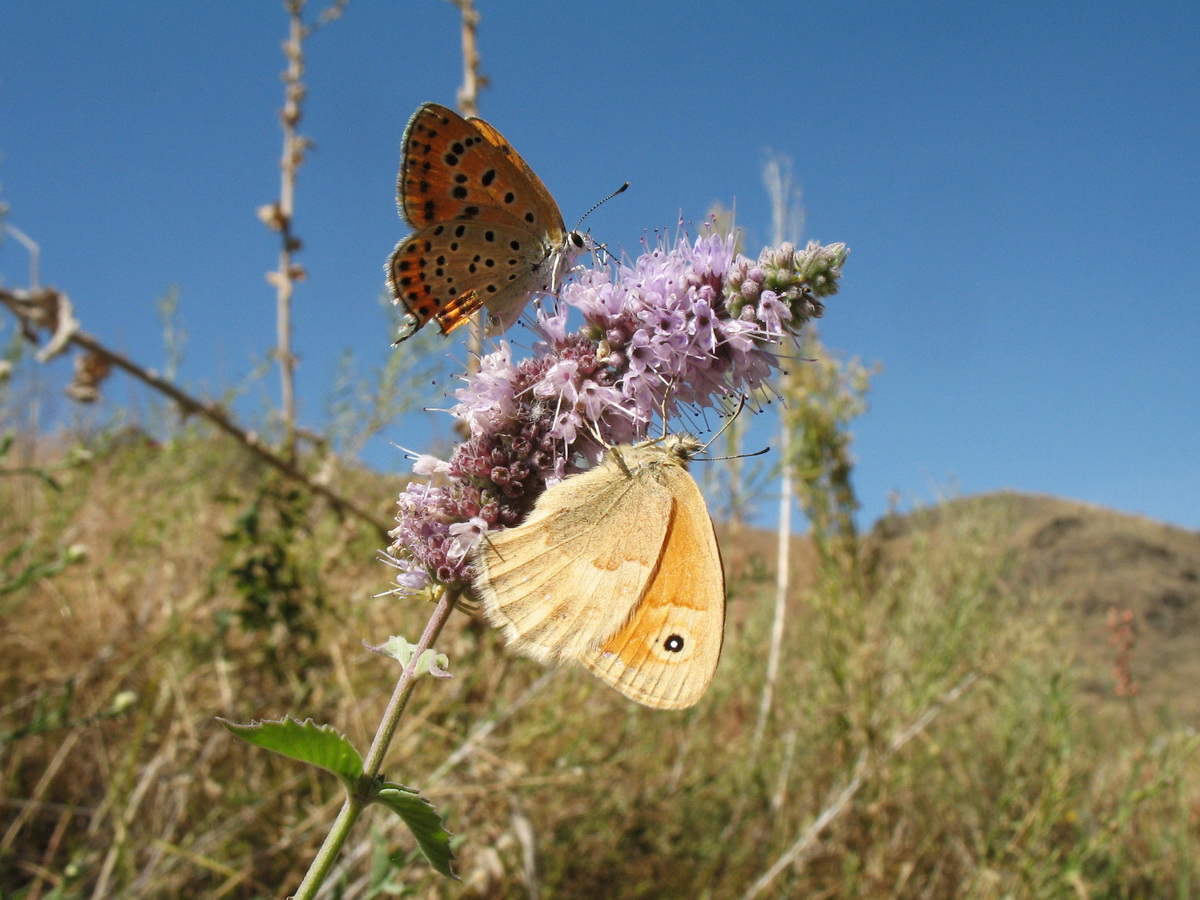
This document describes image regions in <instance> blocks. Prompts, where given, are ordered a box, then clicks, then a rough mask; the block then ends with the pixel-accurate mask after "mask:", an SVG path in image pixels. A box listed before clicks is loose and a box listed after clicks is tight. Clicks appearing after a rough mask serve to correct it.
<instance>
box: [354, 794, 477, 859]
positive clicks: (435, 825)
mask: <svg viewBox="0 0 1200 900" xmlns="http://www.w3.org/2000/svg"><path fill="white" fill-rule="evenodd" d="M374 799H375V800H376V801H377V802H379V803H382V804H383V805H384V806H386V807H388V808H389V809H391V810H392V811H393V812H395V813H396V815H398V816H399V817H400V818H401V819H403V820H404V824H405V825H407V826H408V830H409V831H411V832H412V834H413V837H414V838H416V839H417V846H418V847H420V848H421V853H422V854H423V855H424V856H425V859H427V860H428V861H429V864H430V865H431V866H433V867H434V868H435V869H436V870H437V871H439V872H441V873H442V874H443V875H445V876H446V877H447V878H453V879H454V880H455V881H458V876H457V875H455V874H454V870H453V869H452V868H451V866H450V864H451V863H452V862H453V861H454V851H452V850H451V849H450V832H449V831H447V830H446V827H445V826H444V825H443V824H442V817H441V816H440V815H438V812H437V810H436V809H434V808H433V804H432V803H430V802H429V801H428V800H426V799H425V798H424V797H422V796H421V795H420V794H419V793H418V792H417V791H414V790H413V789H412V788H406V787H404V785H401V784H391V783H389V784H385V785H384V786H383V787H381V788H380V789H379V790H378V792H376V794H375V798H374Z"/></svg>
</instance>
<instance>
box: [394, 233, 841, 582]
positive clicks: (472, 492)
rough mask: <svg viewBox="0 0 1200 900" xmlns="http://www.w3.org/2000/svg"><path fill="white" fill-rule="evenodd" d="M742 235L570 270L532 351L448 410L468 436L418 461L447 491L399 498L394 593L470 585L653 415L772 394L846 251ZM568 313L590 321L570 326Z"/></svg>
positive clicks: (506, 355)
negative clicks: (482, 563) (518, 532)
mask: <svg viewBox="0 0 1200 900" xmlns="http://www.w3.org/2000/svg"><path fill="white" fill-rule="evenodd" d="M735 240H736V235H734V234H728V235H722V234H717V233H709V234H706V235H704V236H702V237H699V238H697V239H696V240H695V241H691V240H689V239H688V238H687V237H683V238H680V239H679V240H678V241H677V242H676V243H675V245H674V246H672V247H668V246H665V245H660V246H658V247H656V248H654V249H653V250H651V251H649V252H647V253H644V254H643V255H642V256H640V257H638V259H636V260H635V261H634V262H633V263H632V264H630V265H621V266H617V267H601V268H597V269H582V268H578V269H576V270H575V276H576V277H575V280H574V281H572V282H570V283H568V284H567V285H566V286H565V287H564V288H563V290H562V292H561V301H562V302H561V304H560V305H558V306H557V308H555V309H551V310H546V309H539V310H538V312H537V322H536V325H535V330H536V332H537V334H538V337H539V340H538V342H537V343H536V344H535V345H534V352H533V355H532V356H530V357H528V358H526V359H523V360H521V361H520V362H516V361H514V360H513V355H512V349H511V347H510V346H509V345H508V343H507V342H504V341H501V342H500V345H499V347H498V349H497V350H495V351H494V352H492V353H489V354H488V355H486V356H484V357H483V358H482V359H481V360H480V366H479V371H478V372H476V373H474V374H472V375H468V376H465V377H464V382H465V384H464V385H463V387H461V388H459V389H458V390H457V391H456V392H455V396H456V399H457V403H456V404H455V406H454V407H453V409H452V410H451V412H452V413H453V415H454V416H455V417H457V418H458V419H460V420H461V421H462V422H464V423H465V424H466V425H467V427H468V429H469V433H470V437H469V438H468V439H467V440H466V441H464V442H463V443H462V444H460V445H459V446H458V448H457V449H455V451H454V453H453V454H452V456H451V457H450V459H449V460H448V461H446V462H444V463H443V462H441V461H439V460H434V459H432V458H431V457H421V458H420V459H419V461H418V466H419V468H420V469H421V472H422V473H426V474H430V473H437V474H439V475H443V476H444V477H445V483H443V484H439V485H437V486H433V485H429V484H410V485H408V487H407V488H406V489H405V491H404V493H402V494H401V495H400V500H399V507H400V509H399V514H398V515H397V518H396V521H397V523H398V524H397V526H396V528H395V529H394V530H393V531H392V532H391V534H392V537H393V538H394V543H393V544H392V546H391V548H390V550H389V552H390V554H391V558H390V559H389V564H391V565H393V566H394V567H395V568H397V569H398V570H399V575H398V576H397V578H396V583H397V587H396V588H395V589H394V590H395V592H397V593H413V592H417V591H420V590H423V589H425V588H427V587H429V586H430V585H431V584H432V583H434V582H437V583H440V584H444V585H462V584H466V583H469V582H470V579H471V576H472V574H473V573H472V572H471V567H470V564H469V563H468V562H467V560H468V559H469V558H470V551H471V550H472V549H473V548H474V547H475V545H476V544H477V543H478V542H479V541H480V540H482V539H483V538H484V535H485V534H486V533H487V532H488V531H491V530H495V529H499V528H508V527H510V526H512V525H516V524H518V523H519V522H520V521H521V520H522V519H523V518H524V516H525V514H526V513H528V511H529V510H530V509H531V508H532V506H533V503H534V501H535V500H536V499H537V498H538V496H539V495H540V494H541V493H542V491H544V490H545V489H546V488H547V487H548V486H552V485H553V484H556V483H557V482H559V481H561V480H562V479H563V478H565V477H566V476H568V475H570V474H572V473H574V472H576V471H579V470H580V469H581V468H583V466H581V463H582V462H583V461H585V460H586V461H587V462H589V463H591V464H594V463H595V462H597V461H598V460H599V458H600V456H601V455H602V453H603V451H604V448H605V447H606V446H612V445H615V444H625V443H631V442H634V441H637V440H641V439H643V438H645V436H646V433H647V431H648V430H649V426H650V423H651V422H652V421H653V419H654V417H655V416H656V415H659V414H661V415H663V416H665V417H667V418H669V417H670V416H672V415H674V414H675V413H677V412H679V411H680V409H681V408H684V409H689V410H691V411H694V412H699V411H703V410H705V409H711V408H717V407H720V406H722V405H724V404H727V403H728V402H729V400H730V398H731V397H733V396H734V395H738V394H741V395H750V394H753V393H754V392H755V391H758V390H760V389H763V388H766V387H767V386H768V380H769V378H770V376H771V374H772V372H773V371H775V370H777V369H778V368H779V360H778V355H777V353H778V351H779V349H780V347H781V345H782V344H783V341H784V339H785V337H786V338H792V337H794V336H795V335H797V334H799V332H800V329H801V328H802V327H803V325H804V323H805V322H807V321H808V320H809V319H815V318H818V317H820V316H821V315H822V314H823V313H824V305H823V304H822V302H821V300H822V299H823V298H825V297H829V296H832V295H833V294H834V293H836V292H837V289H838V279H839V278H840V277H841V271H842V265H843V264H844V262H845V260H846V256H847V253H848V250H847V248H846V246H845V245H844V244H830V245H828V246H822V245H821V244H818V243H816V242H810V243H809V244H808V245H807V246H806V247H805V248H804V249H803V250H800V249H797V248H796V247H795V246H794V245H792V244H790V243H785V244H781V245H779V246H778V247H768V248H767V249H765V250H763V251H762V253H760V254H759V257H758V259H757V260H756V261H755V260H750V259H748V258H746V257H744V256H741V255H735V253H734V245H735ZM570 308H574V309H577V310H579V312H580V313H582V315H583V319H584V326H583V327H582V328H581V329H580V330H579V331H576V332H568V331H567V313H568V311H569V309H570Z"/></svg>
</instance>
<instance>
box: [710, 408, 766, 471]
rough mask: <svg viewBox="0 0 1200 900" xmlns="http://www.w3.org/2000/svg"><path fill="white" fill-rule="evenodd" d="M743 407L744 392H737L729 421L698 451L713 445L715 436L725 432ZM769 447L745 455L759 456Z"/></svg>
mask: <svg viewBox="0 0 1200 900" xmlns="http://www.w3.org/2000/svg"><path fill="white" fill-rule="evenodd" d="M745 408H746V395H745V394H739V395H738V405H737V409H735V410H734V411H733V415H731V416H730V417H729V421H728V422H726V423H725V424H724V425H722V426H721V430H720V431H718V432H717V433H716V434H714V435H713V436H712V437H711V438H710V439H709V441H708V443H707V444H705V445H704V446H703V447H701V448H700V452H701V453H703V452H704V451H705V450H707V449H708V448H709V447H711V446H712V445H713V442H715V441H716V439H717V438H719V437H720V436H721V435H723V434H724V433H725V429H726V428H728V427H729V426H730V425H732V424H733V423H734V420H735V419H737V417H738V416H740V415H741V414H742V410H743V409H745ZM770 449H771V448H770V447H766V448H764V449H762V450H760V451H759V452H758V453H750V454H747V455H749V456H760V455H762V454H763V453H766V452H767V450H770ZM727 458H730V457H727Z"/></svg>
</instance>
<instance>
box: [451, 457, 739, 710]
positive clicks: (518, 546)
mask: <svg viewBox="0 0 1200 900" xmlns="http://www.w3.org/2000/svg"><path fill="white" fill-rule="evenodd" d="M700 449H701V444H700V442H699V441H697V440H696V439H695V438H694V437H691V436H690V435H670V436H668V437H666V438H664V439H662V440H660V441H648V442H646V443H643V444H636V445H622V446H618V447H614V448H612V449H611V450H610V451H609V452H608V454H607V455H606V456H605V459H604V460H603V462H601V463H600V464H599V465H597V466H596V467H594V468H593V469H590V470H588V471H587V472H582V473H580V474H578V475H572V476H570V477H569V478H567V479H565V480H563V481H562V482H560V483H559V484H557V485H555V486H554V487H552V488H550V489H548V490H547V491H546V492H545V493H544V494H543V495H542V496H541V497H540V498H539V499H538V501H537V503H536V505H535V506H534V508H533V511H532V512H531V513H530V514H529V516H528V517H527V518H526V520H525V521H524V522H523V523H522V524H521V525H519V526H517V527H515V528H509V529H506V530H504V531H501V532H499V533H497V534H489V535H488V536H487V538H485V539H484V540H483V541H481V542H480V545H479V547H478V548H477V549H476V551H475V555H474V556H473V558H472V562H473V564H474V566H475V569H476V572H477V576H476V579H475V590H476V593H477V594H478V596H479V598H480V602H481V605H482V608H483V612H484V615H485V616H486V618H487V619H488V620H489V621H490V622H491V623H492V624H493V625H496V626H497V627H499V628H500V629H501V630H502V632H503V634H504V636H505V639H506V640H507V642H508V643H509V645H510V647H511V648H512V649H513V650H515V651H516V652H518V653H521V654H522V655H525V656H529V657H532V658H534V659H537V660H539V661H541V662H544V663H564V662H569V661H574V662H578V663H580V664H582V665H583V666H585V667H586V668H588V669H590V670H591V671H592V673H593V674H595V675H597V676H598V677H599V678H601V679H603V680H604V681H606V682H607V683H608V684H610V685H612V686H613V687H615V688H616V689H617V690H618V691H620V692H621V693H623V694H625V695H626V696H627V697H629V698H631V699H633V700H636V701H637V702H639V703H642V704H644V705H646V706H652V707H656V708H660V709H682V708H684V707H687V706H691V705H693V704H694V703H695V702H696V701H697V700H699V699H700V697H701V696H702V695H703V694H704V692H705V690H706V689H707V688H708V685H709V683H710V682H711V681H712V678H713V675H714V673H715V672H716V668H717V662H718V660H719V659H720V654H721V642H722V639H723V634H724V622H725V580H724V572H723V569H722V566H721V557H720V552H719V550H718V548H717V541H716V535H715V534H714V532H713V526H712V521H711V519H710V518H709V516H708V510H707V508H706V506H705V504H704V498H703V496H702V495H701V494H700V489H699V487H698V486H697V485H696V482H695V480H694V479H693V478H692V476H691V475H690V474H688V471H687V463H688V461H689V460H690V459H691V457H692V456H694V455H695V454H696V453H697V452H699V450H700Z"/></svg>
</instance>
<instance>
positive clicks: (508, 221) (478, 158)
mask: <svg viewBox="0 0 1200 900" xmlns="http://www.w3.org/2000/svg"><path fill="white" fill-rule="evenodd" d="M397 203H398V205H399V207H400V214H401V215H402V216H403V217H404V219H405V221H407V222H408V223H409V224H410V225H411V226H412V227H413V228H414V229H415V231H414V233H413V234H411V235H409V236H408V237H407V238H405V239H404V240H402V241H401V242H400V243H399V244H398V245H397V246H396V249H395V250H394V251H393V252H392V255H391V257H390V259H389V260H388V288H389V289H390V291H391V293H392V299H393V302H396V303H399V304H401V305H402V306H404V308H405V310H406V311H407V316H406V320H405V325H404V326H403V328H402V330H401V334H400V336H399V337H398V339H397V340H404V339H405V338H407V337H410V336H411V335H412V334H413V333H414V332H416V330H417V329H418V328H420V327H421V326H422V325H424V324H425V323H426V322H428V321H429V320H430V319H435V318H436V319H437V322H438V325H439V326H440V327H441V329H442V332H443V333H448V332H450V331H452V330H453V329H455V328H457V327H458V326H459V325H461V324H462V323H463V322H465V321H467V319H468V318H469V317H470V316H471V315H472V314H473V313H474V312H475V311H476V310H478V309H479V308H480V307H486V308H487V310H488V313H489V316H490V321H489V329H490V330H491V331H493V332H498V331H502V330H504V329H507V328H508V327H509V326H510V325H512V324H513V323H514V322H515V321H516V320H517V318H519V317H520V315H521V311H522V310H523V309H524V307H525V303H526V302H527V301H528V298H529V295H530V294H532V293H536V292H539V291H548V292H554V291H557V290H558V287H559V285H560V284H561V283H562V279H563V278H564V277H565V276H566V273H567V272H568V271H569V270H570V268H571V264H572V263H573V262H574V260H575V257H576V256H578V255H579V254H580V253H582V252H583V251H584V250H585V249H586V248H587V240H586V238H585V237H584V236H583V235H582V234H580V233H579V232H576V231H570V232H568V231H567V230H566V226H565V225H564V224H563V218H562V213H561V212H560V211H559V209H558V205H557V204H556V203H555V202H554V198H553V197H552V196H551V195H550V192H549V191H548V190H546V186H545V185H544V184H542V181H541V179H540V178H538V176H537V175H536V174H535V173H534V171H533V170H532V169H530V168H529V166H528V164H527V163H526V162H525V160H523V159H522V158H521V157H520V156H519V155H518V154H517V152H516V151H515V150H513V149H512V147H511V146H510V145H509V144H508V142H507V141H506V140H505V139H504V137H503V136H502V135H501V134H500V132H498V131H497V130H496V129H495V128H493V127H492V126H491V125H489V124H488V123H487V122H485V121H483V120H482V119H475V118H469V119H464V118H463V117H462V116H460V115H458V113H456V112H454V111H453V110H451V109H447V108H446V107H444V106H439V105H438V104H436V103H426V104H424V105H423V106H422V107H421V108H420V109H418V110H417V112H416V114H415V115H414V116H413V117H412V120H411V121H410V122H409V123H408V128H407V129H406V130H405V132H404V141H403V155H402V159H401V163H400V177H399V180H398V185H397Z"/></svg>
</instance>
